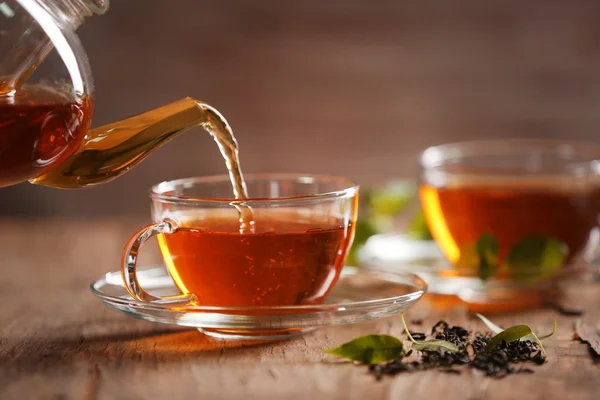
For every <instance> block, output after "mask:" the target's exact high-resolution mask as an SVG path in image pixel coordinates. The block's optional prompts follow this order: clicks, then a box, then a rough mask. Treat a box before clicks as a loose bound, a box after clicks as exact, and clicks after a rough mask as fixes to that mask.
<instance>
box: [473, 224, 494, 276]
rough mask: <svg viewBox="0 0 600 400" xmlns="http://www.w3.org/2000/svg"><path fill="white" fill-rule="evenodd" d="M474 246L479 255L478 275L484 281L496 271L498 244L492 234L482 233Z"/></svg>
mask: <svg viewBox="0 0 600 400" xmlns="http://www.w3.org/2000/svg"><path fill="white" fill-rule="evenodd" d="M475 248H476V250H477V254H478V255H479V277H480V278H481V280H484V281H486V280H488V279H489V278H491V277H492V276H494V275H496V272H498V252H499V251H500V244H499V243H498V239H496V237H495V236H494V235H492V234H490V233H484V234H482V235H481V236H480V237H479V239H478V240H477V244H476V245H475Z"/></svg>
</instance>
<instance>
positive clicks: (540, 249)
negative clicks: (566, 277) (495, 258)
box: [506, 235, 569, 278]
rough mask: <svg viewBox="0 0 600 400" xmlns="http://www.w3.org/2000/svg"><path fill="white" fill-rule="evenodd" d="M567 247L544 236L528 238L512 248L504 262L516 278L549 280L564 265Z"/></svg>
mask: <svg viewBox="0 0 600 400" xmlns="http://www.w3.org/2000/svg"><path fill="white" fill-rule="evenodd" d="M568 254H569V247H568V246H567V245H566V244H565V243H563V242H561V241H560V240H556V239H552V238H549V237H546V236H540V235H535V236H530V237H528V238H525V239H523V240H522V241H520V242H519V243H517V244H516V245H514V246H513V248H512V249H511V250H510V253H509V254H508V258H507V260H506V264H507V266H508V267H509V268H510V269H511V270H512V272H513V275H516V276H517V277H518V276H519V275H521V276H523V275H524V276H531V275H532V274H531V272H532V270H533V272H534V275H535V276H534V277H535V278H549V277H551V276H553V275H555V274H556V273H557V272H558V270H559V269H560V267H561V266H562V265H563V264H564V262H565V260H566V259H567V256H568Z"/></svg>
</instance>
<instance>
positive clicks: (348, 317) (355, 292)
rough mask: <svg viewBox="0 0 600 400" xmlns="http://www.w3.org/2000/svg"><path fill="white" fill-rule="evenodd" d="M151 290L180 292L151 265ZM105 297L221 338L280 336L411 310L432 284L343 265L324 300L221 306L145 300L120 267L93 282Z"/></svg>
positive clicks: (144, 315)
mask: <svg viewBox="0 0 600 400" xmlns="http://www.w3.org/2000/svg"><path fill="white" fill-rule="evenodd" d="M138 279H139V281H140V283H141V285H142V286H143V287H144V288H146V290H148V291H149V292H150V293H152V294H155V295H160V296H166V295H171V294H177V293H179V292H178V290H177V288H176V287H175V285H174V283H173V281H172V279H171V277H170V276H169V274H168V272H167V271H166V270H165V269H164V268H163V267H159V268H150V269H146V270H144V271H140V272H138ZM91 290H92V293H93V294H94V295H95V296H96V297H98V299H100V301H101V302H102V303H103V304H104V305H105V306H107V307H108V308H111V309H113V310H116V311H120V312H122V313H124V314H126V315H129V316H132V317H135V318H139V319H144V320H147V321H152V322H160V323H164V324H174V325H181V326H189V327H194V328H197V329H198V330H199V331H201V332H203V333H204V334H206V335H208V336H213V337H218V338H222V339H251V340H256V339H266V340H281V339H287V338H291V337H294V336H298V335H302V334H304V333H306V332H308V331H311V330H313V329H315V328H317V327H320V326H328V325H343V324H353V323H357V322H363V321H368V320H372V319H377V318H383V317H388V316H391V315H394V314H397V313H399V312H401V311H404V310H406V309H407V308H408V307H410V306H411V305H412V304H414V303H415V302H416V301H417V300H418V299H419V298H420V297H421V296H422V295H423V294H424V293H425V291H426V290H427V283H426V282H425V281H424V280H422V279H421V278H419V277H418V276H417V275H415V274H412V273H406V272H389V271H373V270H364V269H358V268H355V267H344V269H343V270H342V273H341V275H340V279H339V281H338V282H337V283H336V285H335V287H334V288H333V290H332V291H331V293H330V294H329V296H328V297H327V300H326V302H325V304H321V305H301V306H281V307H266V306H265V307H216V306H191V305H190V306H188V305H183V306H182V305H172V304H171V305H168V304H161V303H152V302H149V303H144V302H140V301H137V300H134V299H132V298H131V296H129V294H128V293H127V292H126V290H125V287H124V286H123V281H122V279H121V272H120V271H117V272H109V273H107V274H106V275H105V276H103V277H102V278H100V279H98V280H97V281H95V282H93V283H92V285H91Z"/></svg>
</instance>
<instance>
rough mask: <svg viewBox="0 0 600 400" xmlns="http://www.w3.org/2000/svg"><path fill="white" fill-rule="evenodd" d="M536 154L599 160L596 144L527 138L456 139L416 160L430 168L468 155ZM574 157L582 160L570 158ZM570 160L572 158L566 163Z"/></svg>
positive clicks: (423, 153)
mask: <svg viewBox="0 0 600 400" xmlns="http://www.w3.org/2000/svg"><path fill="white" fill-rule="evenodd" d="M540 153H543V154H552V155H554V156H556V157H557V158H558V159H562V160H563V161H565V164H578V163H579V164H581V163H586V164H589V163H597V162H599V160H600V143H595V142H590V141H576V140H561V139H528V138H506V139H481V140H470V141H458V142H451V143H443V144H440V145H435V146H430V147H428V148H427V149H425V150H424V151H423V152H421V154H420V157H419V160H420V165H421V167H422V168H424V169H430V168H439V167H443V166H445V165H451V163H452V162H453V161H454V162H455V163H456V162H457V161H459V160H461V159H463V158H466V157H470V156H480V157H481V156H519V155H521V156H534V155H536V154H540ZM575 156H579V157H582V158H585V160H584V161H582V160H581V159H580V160H576V159H573V158H574V157H575ZM571 159H573V161H572V162H569V161H570V160H571ZM459 164H460V163H459ZM455 165H456V164H455ZM488 169H489V170H493V169H494V168H493V167H488ZM525 173H527V172H526V171H525Z"/></svg>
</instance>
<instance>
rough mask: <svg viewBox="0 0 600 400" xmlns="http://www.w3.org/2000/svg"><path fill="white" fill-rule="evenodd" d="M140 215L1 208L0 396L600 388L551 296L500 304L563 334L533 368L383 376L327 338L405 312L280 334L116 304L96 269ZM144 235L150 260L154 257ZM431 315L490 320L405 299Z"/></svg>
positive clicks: (510, 317)
mask: <svg viewBox="0 0 600 400" xmlns="http://www.w3.org/2000/svg"><path fill="white" fill-rule="evenodd" d="M142 223H143V221H139V220H127V219H120V220H85V221H84V220H45V221H35V220H30V221H3V222H0V250H1V251H0V255H1V259H0V263H1V264H0V301H1V304H2V306H1V307H0V398H1V399H147V398H148V399H149V398H151V399H160V398H168V399H170V400H174V399H231V398H243V399H266V398H284V399H305V398H309V399H367V398H368V399H420V398H426V399H515V398H527V399H567V398H568V399H573V400H576V399H597V398H598V389H599V388H600V378H599V377H600V367H599V366H598V365H596V364H595V363H594V360H593V358H592V356H591V354H590V351H589V348H588V346H587V345H586V344H584V343H581V342H579V341H574V340H573V331H574V330H573V326H574V324H575V321H576V320H577V318H578V317H568V316H563V315H560V314H558V313H557V312H556V311H553V310H550V309H539V310H532V311H527V312H521V313H505V314H501V315H495V316H494V320H495V321H496V322H498V323H501V324H506V325H509V324H517V323H528V324H530V325H531V326H532V328H533V329H534V331H538V332H539V331H549V330H550V329H551V327H552V321H553V319H554V318H557V319H558V331H557V333H556V335H555V336H554V337H552V338H550V339H548V340H547V341H546V342H545V347H546V350H547V356H548V362H547V363H546V364H545V365H543V366H540V367H533V368H535V370H536V372H535V373H534V374H522V375H514V376H509V377H507V378H505V379H501V380H498V379H491V378H486V377H484V376H483V375H481V374H479V373H477V372H476V371H471V370H468V369H465V370H464V371H463V373H462V374H461V375H453V374H452V375H451V374H443V373H440V372H437V371H427V372H421V373H412V374H403V375H398V376H396V377H392V378H384V379H383V380H382V381H379V382H377V381H376V380H375V379H374V378H373V376H371V375H369V374H367V371H366V368H365V367H357V366H354V365H352V364H350V363H346V362H343V361H340V360H338V359H336V358H334V357H332V356H329V355H325V354H323V353H322V352H321V350H322V349H324V348H330V347H333V346H336V345H339V344H341V343H343V342H345V341H347V340H350V339H352V338H354V337H356V336H358V335H361V334H367V333H388V334H392V335H398V336H400V335H402V332H403V329H402V325H401V323H400V321H399V319H398V318H389V319H383V320H378V321H372V322H368V323H363V324H357V325H350V326H343V327H333V328H325V329H321V330H318V331H316V332H315V333H313V334H310V335H308V336H305V337H303V338H299V339H294V340H290V341H286V342H279V343H271V344H264V343H241V342H223V341H220V340H215V339H211V338H208V337H205V336H203V335H202V334H200V333H199V332H198V331H195V330H190V329H180V328H177V327H170V326H166V325H161V324H155V323H150V322H145V321H139V320H135V319H133V318H129V317H126V316H123V315H121V314H118V313H116V312H113V311H110V310H108V309H107V308H105V307H104V306H102V305H101V304H100V303H99V302H98V301H97V300H96V299H95V298H94V297H93V296H92V294H91V293H90V291H89V288H88V285H89V283H90V282H91V281H92V280H93V279H95V278H97V277H99V276H100V275H102V274H103V273H105V272H108V271H112V270H117V269H118V262H119V257H120V252H121V248H122V246H123V244H124V243H125V240H126V239H127V238H128V236H129V235H130V234H131V233H133V232H134V231H135V230H136V228H138V227H139V226H141V224H142ZM157 260H158V258H157V252H156V249H152V248H150V246H148V248H147V249H146V252H145V253H144V260H143V262H147V263H150V262H155V261H157ZM574 293H575V294H576V297H577V299H578V302H579V305H580V306H581V307H583V308H584V309H586V310H588V311H589V313H586V314H585V315H586V318H589V316H590V315H593V311H594V310H595V309H597V308H598V304H599V302H600V286H599V285H598V284H593V283H589V284H585V285H579V286H578V287H577V288H576V290H575V291H574ZM407 317H408V319H414V318H423V319H424V326H425V327H427V326H431V324H433V323H435V322H437V320H439V319H442V318H443V319H445V320H447V321H448V322H450V323H451V324H460V325H463V326H466V327H469V328H471V329H475V330H482V329H484V326H483V325H482V324H481V323H480V322H478V321H477V320H475V319H473V318H472V317H471V316H469V315H468V313H467V312H466V309H464V308H462V307H460V306H456V307H450V304H449V303H446V306H444V302H442V303H441V304H440V303H439V301H433V299H431V298H424V299H423V300H421V301H420V302H419V303H418V304H417V306H415V307H414V308H412V309H411V310H410V311H408V312H407Z"/></svg>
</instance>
